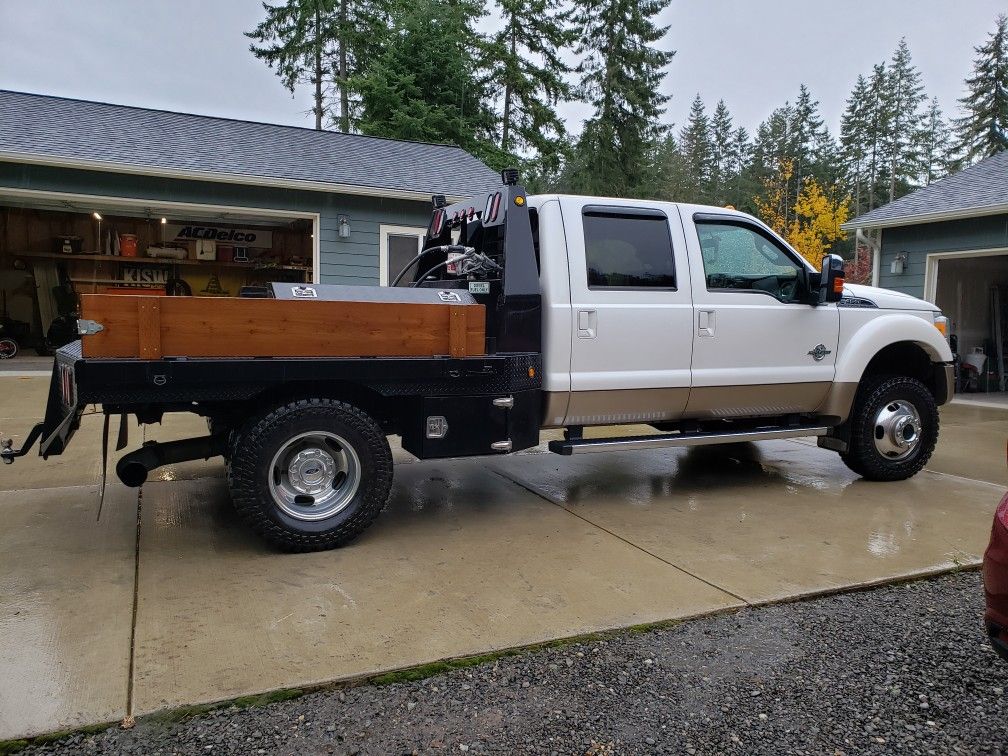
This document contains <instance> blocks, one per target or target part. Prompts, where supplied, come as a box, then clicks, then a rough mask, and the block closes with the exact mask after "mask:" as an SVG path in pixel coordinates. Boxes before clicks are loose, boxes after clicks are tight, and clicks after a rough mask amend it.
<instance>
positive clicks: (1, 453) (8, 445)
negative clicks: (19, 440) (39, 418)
mask: <svg viewBox="0 0 1008 756" xmlns="http://www.w3.org/2000/svg"><path fill="white" fill-rule="evenodd" d="M43 428H45V423H37V424H36V425H35V427H34V428H32V429H31V430H30V431H28V436H27V437H26V438H25V440H24V443H23V444H21V448H20V449H15V448H14V440H13V439H10V438H5V439H3V440H0V458H3V463H4V464H5V465H11V464H14V460H15V459H17V458H18V457H23V456H24V455H25V454H27V453H28V452H29V451H31V448H32V447H33V446H34V445H35V442H36V441H38V439H39V436H41V435H42V430H43Z"/></svg>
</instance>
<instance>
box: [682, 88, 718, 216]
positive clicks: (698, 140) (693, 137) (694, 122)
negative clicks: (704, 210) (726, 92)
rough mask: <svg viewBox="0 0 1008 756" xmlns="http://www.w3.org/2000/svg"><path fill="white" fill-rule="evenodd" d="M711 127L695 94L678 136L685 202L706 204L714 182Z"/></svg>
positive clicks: (705, 112)
mask: <svg viewBox="0 0 1008 756" xmlns="http://www.w3.org/2000/svg"><path fill="white" fill-rule="evenodd" d="M711 137H712V133H711V123H710V119H708V117H707V111H706V108H705V107H704V102H703V100H702V99H700V95H699V94H698V95H697V96H696V97H695V98H694V100H693V105H692V106H691V107H690V113H689V116H688V117H687V119H686V125H685V126H684V127H683V129H682V131H680V132H679V154H680V155H681V156H682V167H683V173H684V176H683V178H684V182H685V187H684V188H685V189H686V194H685V196H684V197H683V199H684V200H687V201H690V202H697V203H701V204H702V203H706V202H709V201H710V199H711V197H710V194H711V190H712V184H713V178H714V170H715V166H714V145H713V144H712V142H711Z"/></svg>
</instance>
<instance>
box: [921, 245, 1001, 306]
mask: <svg viewBox="0 0 1008 756" xmlns="http://www.w3.org/2000/svg"><path fill="white" fill-rule="evenodd" d="M1002 255H1008V247H995V248H992V249H970V250H961V251H958V252H930V253H928V255H927V258H926V260H925V265H924V299H926V300H927V301H928V302H930V303H931V304H935V298H936V297H937V295H938V268H939V265H940V263H941V261H942V260H962V259H967V258H970V257H1000V256H1002Z"/></svg>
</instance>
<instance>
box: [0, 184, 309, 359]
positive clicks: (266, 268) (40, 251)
mask: <svg viewBox="0 0 1008 756" xmlns="http://www.w3.org/2000/svg"><path fill="white" fill-rule="evenodd" d="M317 222H318V218H317V217H309V216H298V215H295V214H291V213H283V212H279V211H276V212H273V213H263V212H249V210H248V209H241V208H223V207H210V206H206V207H200V206H195V205H185V204H181V203H164V204H152V203H138V202H136V201H132V202H130V201H126V200H123V199H118V200H116V199H105V198H95V197H73V198H68V197H66V196H61V195H57V194H53V195H46V194H33V193H25V194H21V195H18V194H13V193H10V192H4V191H3V190H0V270H2V271H3V273H2V277H0V285H2V291H3V298H4V302H3V312H2V315H3V317H4V319H5V329H4V330H5V331H6V332H7V333H8V334H9V335H12V336H13V337H14V341H11V340H8V341H6V342H3V343H2V344H0V348H2V349H4V351H5V356H6V357H7V358H10V357H14V356H15V353H16V351H17V350H18V349H22V348H28V349H32V350H34V351H35V352H37V353H40V354H44V353H49V352H51V351H52V350H53V349H55V348H58V347H59V346H62V345H63V344H64V343H66V342H67V341H70V340H72V339H74V338H76V335H75V331H76V323H75V317H76V312H77V303H78V297H79V295H81V294H140V293H142V294H156V295H163V296H196V297H233V296H238V295H239V294H241V293H245V294H250V293H255V292H256V289H257V287H260V286H262V285H263V284H265V283H267V282H269V281H291V282H297V283H306V282H310V281H313V280H315V276H316V273H315V271H316V265H315V249H316V246H315V242H314V239H315V228H316V225H317Z"/></svg>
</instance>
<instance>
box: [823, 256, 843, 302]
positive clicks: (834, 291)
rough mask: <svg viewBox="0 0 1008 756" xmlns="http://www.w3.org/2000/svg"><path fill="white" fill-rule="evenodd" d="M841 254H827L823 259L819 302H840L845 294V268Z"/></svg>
mask: <svg viewBox="0 0 1008 756" xmlns="http://www.w3.org/2000/svg"><path fill="white" fill-rule="evenodd" d="M843 265H844V263H843V258H842V257H840V255H826V256H825V257H823V259H822V273H820V274H819V275H820V281H821V284H820V287H819V302H820V303H824V302H839V301H840V298H841V297H842V296H843V287H844V269H843Z"/></svg>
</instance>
